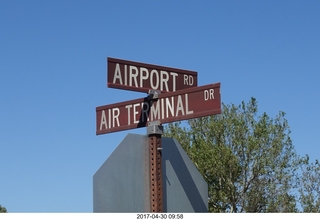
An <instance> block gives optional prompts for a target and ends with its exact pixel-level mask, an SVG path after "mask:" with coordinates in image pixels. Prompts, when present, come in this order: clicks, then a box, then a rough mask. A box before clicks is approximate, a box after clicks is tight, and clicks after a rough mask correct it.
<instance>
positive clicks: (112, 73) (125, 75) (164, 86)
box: [107, 57, 198, 93]
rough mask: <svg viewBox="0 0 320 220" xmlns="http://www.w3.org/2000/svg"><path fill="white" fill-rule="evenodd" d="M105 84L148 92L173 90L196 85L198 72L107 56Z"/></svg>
mask: <svg viewBox="0 0 320 220" xmlns="http://www.w3.org/2000/svg"><path fill="white" fill-rule="evenodd" d="M107 62H108V67H107V85H108V87H111V88H117V89H124V90H132V91H138V92H146V93H147V92H148V91H149V89H153V90H160V91H162V92H174V91H178V90H182V89H187V88H192V87H197V84H198V79H197V76H198V73H197V72H194V71H189V70H181V69H176V68H170V67H164V66H156V65H151V64H145V63H138V62H133V61H127V60H120V59H115V58H110V57H108V59H107Z"/></svg>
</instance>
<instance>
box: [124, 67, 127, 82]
mask: <svg viewBox="0 0 320 220" xmlns="http://www.w3.org/2000/svg"><path fill="white" fill-rule="evenodd" d="M124 84H125V85H128V71H127V65H124Z"/></svg>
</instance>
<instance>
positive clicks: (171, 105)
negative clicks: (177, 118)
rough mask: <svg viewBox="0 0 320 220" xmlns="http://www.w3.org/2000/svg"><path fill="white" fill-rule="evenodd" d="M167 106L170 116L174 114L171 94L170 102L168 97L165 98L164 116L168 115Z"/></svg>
mask: <svg viewBox="0 0 320 220" xmlns="http://www.w3.org/2000/svg"><path fill="white" fill-rule="evenodd" d="M169 108H170V112H171V116H174V99H173V96H172V97H171V104H170V101H169V98H166V113H167V114H166V116H167V118H168V117H169Z"/></svg>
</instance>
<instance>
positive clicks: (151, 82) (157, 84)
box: [150, 70, 159, 89]
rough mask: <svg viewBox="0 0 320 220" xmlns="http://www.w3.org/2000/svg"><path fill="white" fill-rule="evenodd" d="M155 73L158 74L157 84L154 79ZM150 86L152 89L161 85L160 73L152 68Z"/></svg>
mask: <svg viewBox="0 0 320 220" xmlns="http://www.w3.org/2000/svg"><path fill="white" fill-rule="evenodd" d="M154 75H155V76H156V84H153V83H154V80H153V77H154ZM150 86H151V88H152V89H158V87H159V75H158V72H157V70H152V71H151V73H150Z"/></svg>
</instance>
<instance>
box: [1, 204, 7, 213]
mask: <svg viewBox="0 0 320 220" xmlns="http://www.w3.org/2000/svg"><path fill="white" fill-rule="evenodd" d="M4 212H7V209H6V208H5V207H3V206H1V205H0V213H4Z"/></svg>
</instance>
